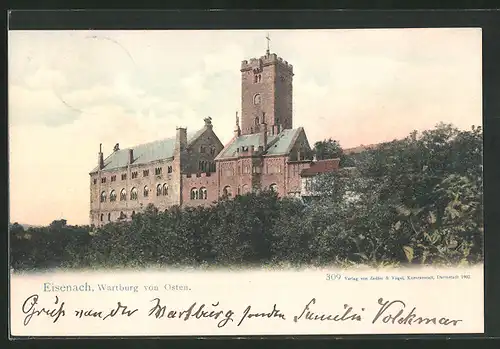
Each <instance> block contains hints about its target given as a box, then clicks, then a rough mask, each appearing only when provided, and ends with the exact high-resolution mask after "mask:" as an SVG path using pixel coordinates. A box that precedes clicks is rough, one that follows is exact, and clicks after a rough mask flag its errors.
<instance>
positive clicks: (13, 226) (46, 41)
mask: <svg viewBox="0 0 500 349" xmlns="http://www.w3.org/2000/svg"><path fill="white" fill-rule="evenodd" d="M481 39H482V33H481V29H479V28H434V29H430V28H420V29H416V28H415V29H412V28H408V29H349V30H340V29H336V30H269V31H262V30H186V31H183V30H156V31H132V30H127V31H125V30H124V31H118V30H116V31H112V30H108V31H104V30H86V31H83V30H82V31H70V30H68V31H64V30H59V31H20V30H19V31H16V30H14V31H9V34H8V40H9V52H8V54H9V56H8V60H9V61H8V63H9V64H8V65H9V72H8V74H9V85H8V90H9V108H8V112H9V115H8V118H9V130H8V132H9V185H10V187H9V195H10V206H9V217H10V218H9V221H10V223H9V244H10V249H9V256H10V269H11V272H10V294H9V302H10V334H11V336H12V337H47V336H52V337H59V336H60V337H65V336H119V337H123V336H155V337H157V336H188V335H189V336H198V337H206V336H234V337H241V336H268V335H286V336H299V335H370V334H454V333H484V282H483V261H484V258H483V255H484V253H483V237H484V229H483V225H484V224H483V167H482V157H483V131H482V53H481V52H482V47H481Z"/></svg>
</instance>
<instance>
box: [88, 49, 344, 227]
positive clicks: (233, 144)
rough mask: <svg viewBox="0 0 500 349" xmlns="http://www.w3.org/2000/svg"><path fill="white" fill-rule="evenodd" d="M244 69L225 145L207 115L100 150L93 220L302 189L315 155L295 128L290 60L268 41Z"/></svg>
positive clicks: (295, 192) (93, 184) (92, 199)
mask: <svg viewBox="0 0 500 349" xmlns="http://www.w3.org/2000/svg"><path fill="white" fill-rule="evenodd" d="M240 71H241V91H242V94H241V125H240V118H239V116H238V113H236V118H235V125H234V135H233V138H232V139H231V141H230V142H229V143H228V144H227V145H226V146H223V145H222V143H221V142H220V140H219V138H218V137H217V135H216V134H215V133H214V131H213V129H212V120H211V118H206V119H205V125H204V127H203V128H202V129H200V130H199V131H198V132H196V133H194V134H189V133H187V130H186V129H185V128H177V134H176V137H175V138H169V139H165V140H160V141H156V142H152V143H148V144H142V145H138V146H136V147H133V148H129V149H119V145H118V144H117V145H116V146H115V149H114V151H113V152H112V153H111V154H110V155H109V156H108V157H107V158H105V159H104V156H103V153H102V149H101V150H100V151H99V155H98V165H97V167H96V168H94V169H93V170H92V171H91V172H90V187H91V189H90V206H91V207H90V222H91V224H93V225H95V226H100V225H103V224H106V223H108V222H112V221H117V220H124V219H129V218H130V217H131V216H133V215H134V214H135V213H136V212H140V211H141V210H142V209H143V208H145V207H146V206H147V205H148V204H154V205H155V206H156V207H157V208H158V209H159V210H165V209H168V208H169V207H172V206H174V205H178V206H184V207H185V206H198V205H210V204H212V203H213V202H214V201H217V200H219V199H220V198H222V197H226V198H227V197H233V196H235V195H241V194H245V193H248V192H251V191H253V192H255V191H260V190H273V191H275V192H276V193H277V194H278V195H279V196H297V197H299V196H301V193H302V192H303V191H304V189H303V187H304V183H303V182H304V181H303V179H302V177H301V173H304V174H305V176H310V175H311V173H312V172H311V171H309V172H311V173H309V172H307V171H304V170H306V169H309V168H310V167H311V166H313V165H314V164H315V161H314V160H313V157H312V150H311V147H310V145H309V142H308V140H307V136H306V133H305V131H304V129H303V128H302V127H298V128H293V112H292V110H293V109H292V106H293V90H292V82H293V75H294V74H293V66H292V65H291V64H289V63H288V62H286V61H285V60H283V59H282V58H280V57H278V56H277V55H276V54H274V53H270V51H269V49H268V50H267V51H266V54H265V55H264V56H261V57H260V58H252V59H251V60H249V61H246V60H245V61H243V62H242V63H241V70H240ZM337 164H338V163H337ZM320 167H321V166H320ZM333 167H335V166H333ZM333 167H332V166H322V167H321V168H323V169H330V170H331V168H333ZM313 172H314V173H317V171H313Z"/></svg>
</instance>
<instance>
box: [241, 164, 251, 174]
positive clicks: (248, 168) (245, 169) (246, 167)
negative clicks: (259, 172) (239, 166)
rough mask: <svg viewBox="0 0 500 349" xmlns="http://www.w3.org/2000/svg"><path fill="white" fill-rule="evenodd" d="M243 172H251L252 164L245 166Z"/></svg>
mask: <svg viewBox="0 0 500 349" xmlns="http://www.w3.org/2000/svg"><path fill="white" fill-rule="evenodd" d="M243 173H245V174H248V173H250V166H248V165H246V166H243Z"/></svg>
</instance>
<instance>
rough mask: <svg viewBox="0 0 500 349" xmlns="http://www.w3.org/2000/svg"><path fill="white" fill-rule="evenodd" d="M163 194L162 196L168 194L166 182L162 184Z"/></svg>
mask: <svg viewBox="0 0 500 349" xmlns="http://www.w3.org/2000/svg"><path fill="white" fill-rule="evenodd" d="M163 195H164V196H166V195H168V185H167V184H166V183H165V184H163Z"/></svg>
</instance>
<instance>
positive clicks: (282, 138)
mask: <svg viewBox="0 0 500 349" xmlns="http://www.w3.org/2000/svg"><path fill="white" fill-rule="evenodd" d="M302 130H303V128H302V127H299V128H296V129H286V130H282V131H281V132H280V133H279V134H277V135H268V136H267V149H266V150H265V152H264V155H269V156H275V155H288V153H289V152H290V149H291V147H292V146H293V143H294V142H295V140H296V139H297V136H298V135H299V133H300V132H301V131H302ZM262 141H263V140H262V136H261V134H260V133H253V134H248V135H243V136H240V137H238V138H234V139H233V140H232V141H231V142H230V143H229V144H228V145H226V146H225V147H224V149H223V150H222V151H221V152H220V153H219V155H217V157H216V158H215V160H222V159H230V158H235V157H238V152H237V151H236V150H237V149H238V148H240V147H242V146H244V147H249V146H252V145H253V146H254V147H255V151H257V150H258V148H259V146H263V145H264V144H263V143H262Z"/></svg>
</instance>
